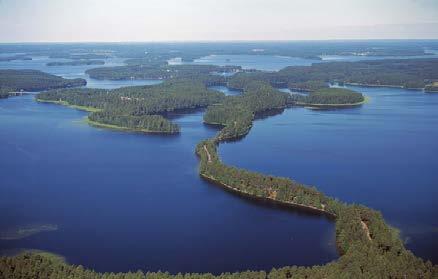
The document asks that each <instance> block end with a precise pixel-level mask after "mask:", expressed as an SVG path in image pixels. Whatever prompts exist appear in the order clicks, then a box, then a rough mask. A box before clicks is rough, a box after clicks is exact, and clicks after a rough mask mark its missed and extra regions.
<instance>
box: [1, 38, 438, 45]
mask: <svg viewBox="0 0 438 279" xmlns="http://www.w3.org/2000/svg"><path fill="white" fill-rule="evenodd" d="M361 41H438V38H388V39H384V38H366V39H281V40H257V39H255V40H222V39H219V40H149V41H147V40H145V41H135V40H132V41H130V40H127V41H9V42H0V44H72V43H84V44H90V43H94V44H100V43H101V44H105V43H106V44H108V43H111V44H123V43H127V44H129V43H131V44H133V43H137V44H141V43H246V42H264V43H266V42H268V43H269V42H272V43H276V42H279V43H287V42H361Z"/></svg>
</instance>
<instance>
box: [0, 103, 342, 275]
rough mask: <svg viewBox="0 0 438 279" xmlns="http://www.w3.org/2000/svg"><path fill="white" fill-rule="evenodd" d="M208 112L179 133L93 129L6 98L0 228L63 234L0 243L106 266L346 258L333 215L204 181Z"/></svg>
mask: <svg viewBox="0 0 438 279" xmlns="http://www.w3.org/2000/svg"><path fill="white" fill-rule="evenodd" d="M202 114H203V112H196V113H192V114H190V115H182V116H176V117H174V121H176V122H177V123H178V124H180V125H181V127H182V133H181V135H179V136H156V135H143V134H135V133H124V132H116V131H110V130H103V129H96V128H93V127H90V126H88V125H86V124H84V123H83V122H82V119H83V118H84V117H85V116H86V113H84V112H81V111H77V110H72V109H69V108H65V107H62V106H57V105H53V104H41V103H37V102H35V101H34V100H33V96H30V95H28V96H23V97H14V98H9V99H5V100H1V101H0V143H1V144H0V154H2V156H1V159H0V169H1V177H2V178H1V181H2V183H1V187H0V209H1V220H0V227H1V228H9V227H11V226H20V225H26V224H46V223H49V224H56V225H58V226H59V230H57V231H53V232H44V233H40V234H37V235H33V236H31V237H29V238H25V239H21V240H14V241H0V250H2V249H12V248H32V249H42V250H48V251H51V252H55V253H59V254H61V255H63V256H65V257H66V258H67V260H68V261H69V262H70V263H74V264H82V265H84V266H86V267H90V268H94V269H96V270H98V271H127V270H137V269H143V270H154V271H156V270H159V269H161V270H167V271H171V272H178V271H181V272H195V271H196V272H216V273H219V272H223V271H236V270H246V269H256V270H259V269H266V270H269V269H271V268H272V267H274V266H276V267H280V266H285V265H290V264H299V265H312V264H316V263H318V264H322V263H326V262H328V261H330V260H333V259H335V258H337V254H336V250H335V247H334V225H333V223H332V222H331V221H329V220H327V219H326V218H325V217H321V216H319V217H318V216H312V215H306V214H304V213H299V212H296V211H287V210H286V211H285V210H281V209H280V208H278V207H275V206H273V205H269V204H263V203H260V202H252V201H249V200H246V199H243V198H240V197H238V196H236V195H234V194H231V193H228V192H226V191H224V190H223V189H221V188H220V187H217V186H213V185H211V184H209V183H207V182H205V181H203V180H202V179H200V178H199V175H198V170H197V167H198V159H197V157H196V156H195V154H194V148H195V145H196V144H197V143H198V142H199V141H200V140H201V139H204V138H208V137H211V136H213V135H214V134H215V133H216V132H217V130H215V129H212V128H209V127H207V126H204V125H203V124H202Z"/></svg>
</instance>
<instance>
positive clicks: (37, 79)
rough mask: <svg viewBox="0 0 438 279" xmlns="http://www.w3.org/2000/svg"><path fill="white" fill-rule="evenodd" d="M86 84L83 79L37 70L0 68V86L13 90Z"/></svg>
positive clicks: (33, 89)
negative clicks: (68, 77) (67, 77)
mask: <svg viewBox="0 0 438 279" xmlns="http://www.w3.org/2000/svg"><path fill="white" fill-rule="evenodd" d="M86 84H87V81H86V80H85V79H81V78H77V79H65V78H62V77H58V76H54V75H51V74H47V73H44V72H41V71H37V70H0V88H8V89H11V90H13V91H41V90H49V89H54V88H65V87H76V86H83V85H86Z"/></svg>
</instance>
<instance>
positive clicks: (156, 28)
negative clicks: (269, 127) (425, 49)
mask: <svg viewBox="0 0 438 279" xmlns="http://www.w3.org/2000/svg"><path fill="white" fill-rule="evenodd" d="M370 38H374V39H379V38H388V39H396V38H404V39H409V38H410V39H415V38H435V39H437V38H438V0H264V1H262V0H219V1H213V0H123V1H122V0H0V42H32V41H42V42H47V41H51V42H62V41H94V42H97V41H169V40H170V41H181V40H303V39H370Z"/></svg>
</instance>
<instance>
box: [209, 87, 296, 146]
mask: <svg viewBox="0 0 438 279" xmlns="http://www.w3.org/2000/svg"><path fill="white" fill-rule="evenodd" d="M292 103H293V99H292V97H291V96H290V95H289V94H287V93H282V92H279V91H277V90H275V89H274V88H273V87H272V86H270V85H269V84H267V83H265V82H262V81H253V82H251V83H249V84H247V85H246V86H245V88H244V90H243V94H242V95H240V96H227V97H226V98H225V99H224V100H223V102H222V103H220V104H215V105H213V106H209V107H208V109H207V111H206V113H205V114H204V122H205V123H208V124H219V125H223V126H224V128H223V129H222V130H221V131H220V133H219V135H218V137H219V138H220V139H221V140H225V139H232V138H235V137H240V136H243V135H246V134H247V133H248V132H249V130H250V128H251V126H252V121H253V119H254V117H255V116H256V115H257V114H259V113H262V112H264V111H269V110H273V109H281V108H285V107H287V106H288V105H290V104H292Z"/></svg>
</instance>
